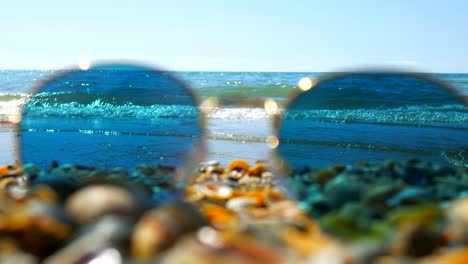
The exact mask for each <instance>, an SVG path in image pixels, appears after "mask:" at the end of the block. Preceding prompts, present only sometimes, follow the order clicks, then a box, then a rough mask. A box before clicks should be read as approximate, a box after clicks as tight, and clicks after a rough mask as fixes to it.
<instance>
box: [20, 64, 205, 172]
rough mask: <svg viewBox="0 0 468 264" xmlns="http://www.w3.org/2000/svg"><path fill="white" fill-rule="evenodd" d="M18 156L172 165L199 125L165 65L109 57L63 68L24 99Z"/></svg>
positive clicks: (192, 105) (100, 163)
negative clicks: (113, 61) (115, 61)
mask: <svg viewBox="0 0 468 264" xmlns="http://www.w3.org/2000/svg"><path fill="white" fill-rule="evenodd" d="M20 131H21V139H20V147H21V155H22V160H23V163H35V164H38V165H40V166H42V167H47V166H49V164H50V163H51V162H52V161H58V162H59V163H60V164H62V163H73V164H81V165H90V166H96V167H100V168H108V167H117V166H119V167H127V168H134V167H135V166H136V165H138V164H141V163H148V164H163V165H169V166H177V165H179V163H180V162H181V159H182V157H183V156H184V155H185V154H186V153H187V151H188V150H190V149H191V148H192V147H193V146H194V145H195V144H196V142H197V141H198V139H199V137H200V134H201V130H200V127H199V112H198V107H197V104H196V102H195V100H194V98H193V97H192V96H191V95H190V94H189V93H188V91H187V90H186V89H185V87H183V86H182V85H181V84H180V83H178V82H177V81H175V80H174V79H172V78H171V77H170V76H169V75H167V73H165V72H158V71H154V70H151V69H148V68H143V67H139V66H129V65H106V66H99V67H94V68H91V69H89V70H87V71H72V72H66V73H64V74H63V75H59V76H58V77H56V78H54V79H52V80H51V81H49V82H47V83H45V84H44V85H43V86H42V87H40V89H39V90H38V91H37V94H36V95H34V96H33V97H32V98H31V99H30V100H29V101H28V102H27V104H26V105H25V106H24V109H23V117H22V122H21V127H20Z"/></svg>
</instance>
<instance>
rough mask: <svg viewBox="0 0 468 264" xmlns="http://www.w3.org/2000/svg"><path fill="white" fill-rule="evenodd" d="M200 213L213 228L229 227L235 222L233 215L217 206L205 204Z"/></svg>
mask: <svg viewBox="0 0 468 264" xmlns="http://www.w3.org/2000/svg"><path fill="white" fill-rule="evenodd" d="M201 211H202V213H203V215H204V216H205V217H206V218H207V219H208V220H209V221H210V223H212V224H213V225H214V226H215V227H225V226H229V225H231V224H232V223H234V221H235V215H234V214H233V213H232V212H231V211H229V210H227V209H226V208H224V207H222V206H219V205H215V204H205V205H203V207H202V209H201Z"/></svg>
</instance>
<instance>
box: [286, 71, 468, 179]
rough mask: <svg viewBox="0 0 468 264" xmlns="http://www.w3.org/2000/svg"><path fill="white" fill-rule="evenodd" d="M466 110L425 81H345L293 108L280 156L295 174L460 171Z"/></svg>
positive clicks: (364, 77) (316, 90)
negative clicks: (391, 163) (338, 168)
mask: <svg viewBox="0 0 468 264" xmlns="http://www.w3.org/2000/svg"><path fill="white" fill-rule="evenodd" d="M466 110H467V108H466V107H464V105H463V103H462V102H461V101H460V100H458V98H457V96H456V95H455V94H454V93H451V92H450V91H449V90H448V89H445V88H444V87H441V86H440V85H439V84H437V83H435V82H432V81H428V80H426V79H423V78H419V77H413V76H410V75H398V74H382V73H380V74H377V73H375V74H373V73H368V74H355V75H347V76H344V77H341V78H336V79H330V80H326V81H323V82H320V83H319V84H317V85H316V86H315V87H313V88H312V89H310V90H308V91H306V92H303V93H301V94H300V95H299V96H298V97H296V98H295V99H294V100H293V101H292V102H291V104H290V106H289V107H288V109H287V110H285V112H284V116H283V120H282V122H281V124H280V127H279V140H280V145H279V148H278V149H279V153H280V155H281V157H282V158H283V159H285V160H286V161H287V163H288V165H289V166H290V167H292V169H299V170H300V169H304V168H305V167H309V168H324V167H329V166H332V165H335V164H349V165H355V164H356V163H358V162H361V161H366V162H383V161H386V160H396V161H401V162H403V161H408V160H411V159H420V160H424V161H430V162H434V163H437V164H440V165H454V166H461V167H466V166H468V160H467V159H466V155H467V154H466V153H467V146H468V137H467V136H466V135H467V130H468V113H467V111H466Z"/></svg>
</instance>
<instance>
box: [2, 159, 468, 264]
mask: <svg viewBox="0 0 468 264" xmlns="http://www.w3.org/2000/svg"><path fill="white" fill-rule="evenodd" d="M173 173H174V170H173V169H172V168H167V167H158V166H146V165H141V166H138V167H137V168H136V169H135V170H134V171H128V170H126V169H124V168H114V169H110V170H98V169H95V168H90V167H85V166H76V165H71V164H63V165H59V164H53V166H51V167H50V168H49V169H48V170H47V171H45V170H41V169H40V168H39V167H37V166H34V165H32V164H27V165H25V166H24V167H20V166H18V165H16V166H6V167H0V263H39V262H41V263H89V262H90V261H92V260H93V259H106V261H110V262H109V263H154V262H157V263H272V264H273V263H468V253H467V252H468V248H467V247H466V244H467V243H468V235H467V234H468V218H467V215H468V198H465V196H464V194H463V192H464V189H465V186H468V174H467V171H466V169H462V168H460V169H453V168H442V167H437V166H434V165H432V164H429V163H425V162H421V161H416V160H413V161H409V162H407V163H404V164H402V163H397V162H393V161H389V162H387V163H384V164H367V163H362V164H357V165H356V166H344V165H337V166H334V167H332V168H326V169H324V170H318V171H308V170H304V171H302V172H300V173H293V174H292V176H291V180H292V181H290V184H291V185H292V186H294V189H295V190H297V197H298V198H299V200H298V201H295V200H293V199H291V198H290V197H288V196H287V195H285V194H284V193H283V192H282V187H284V186H281V184H280V183H279V182H278V181H277V180H276V179H275V177H274V175H272V173H271V172H270V171H269V169H268V166H267V164H265V163H263V162H257V163H256V164H253V165H251V164H248V163H246V162H245V161H242V160H235V161H233V162H231V163H230V164H229V165H228V166H226V167H223V166H221V165H220V164H219V163H218V162H214V161H212V162H205V163H202V164H201V165H200V167H199V169H198V170H197V171H196V172H195V173H194V175H193V177H192V179H191V182H190V183H189V184H188V185H187V186H185V187H183V188H182V187H176V184H174V182H172V179H173V177H172V176H173ZM465 184H466V185H465ZM314 219H315V220H314ZM7 261H8V262H7ZM106 263H107V262H106Z"/></svg>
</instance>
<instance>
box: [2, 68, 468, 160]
mask: <svg viewBox="0 0 468 264" xmlns="http://www.w3.org/2000/svg"><path fill="white" fill-rule="evenodd" d="M109 71H112V69H110V70H109V69H107V72H108V74H110V77H109V76H107V77H106V74H105V73H103V72H99V71H95V72H92V74H90V75H89V76H85V77H82V76H81V77H79V78H78V77H77V78H73V80H61V81H60V82H56V83H53V82H52V83H49V84H47V85H49V86H47V85H46V86H47V87H48V89H47V90H46V91H42V92H43V93H42V94H41V95H40V96H35V97H32V94H33V93H34V92H37V91H35V89H37V87H38V86H39V84H43V83H44V80H47V79H48V78H50V76H60V74H61V72H60V71H52V70H0V146H1V150H0V164H5V165H6V164H13V163H15V161H16V160H21V161H22V162H24V163H27V162H33V163H39V164H40V165H42V166H44V167H47V166H48V163H50V162H51V161H52V160H57V161H58V162H60V163H68V162H70V163H90V165H94V166H96V164H97V166H99V165H102V166H104V167H110V166H111V167H134V166H136V165H138V164H139V163H154V164H163V165H165V164H166V165H171V166H172V165H177V163H178V162H181V161H180V160H179V156H180V155H181V153H182V152H184V153H191V154H190V155H192V157H193V155H195V156H197V157H200V158H199V159H198V158H196V159H195V160H197V161H198V160H217V161H219V162H221V163H222V164H223V165H227V164H228V163H229V162H230V161H232V160H234V159H243V160H246V161H248V162H250V163H252V164H253V163H255V162H256V161H258V160H264V161H271V160H284V161H286V163H287V164H292V165H294V166H306V165H310V166H313V167H325V166H330V165H333V164H336V163H355V162H359V161H363V160H374V161H378V162H380V161H384V160H387V159H410V158H421V159H429V160H431V161H434V162H440V163H446V164H450V165H454V166H462V167H466V166H468V165H467V164H468V163H467V162H466V155H467V151H466V149H467V148H468V136H467V135H468V134H467V133H466V132H467V131H468V113H467V108H466V106H464V105H463V104H462V103H461V102H460V101H457V98H456V97H455V96H454V93H456V94H458V95H459V96H460V97H463V96H465V97H466V96H468V74H458V73H444V74H431V75H430V77H431V78H435V79H437V80H440V81H441V82H443V83H446V84H448V85H450V86H451V87H453V88H454V89H455V90H454V91H451V92H449V91H446V90H443V89H440V88H439V87H437V85H435V84H433V83H432V84H431V85H432V86H431V85H427V84H426V83H425V82H424V81H421V80H418V81H415V82H413V83H411V80H409V81H405V80H403V79H401V80H398V78H397V80H395V79H393V80H386V79H385V78H383V79H382V78H380V79H379V78H377V77H378V76H377V77H376V78H374V77H375V76H367V77H366V78H360V77H359V78H354V79H348V80H341V81H339V82H336V83H333V82H331V83H329V86H333V89H329V90H328V93H327V94H326V95H323V94H321V95H320V94H319V95H318V96H315V97H313V98H306V97H304V96H302V97H301V95H299V96H297V94H300V91H301V88H304V87H298V82H299V80H301V79H303V78H304V77H307V78H310V79H306V80H310V81H311V82H313V80H314V79H316V78H323V77H326V76H329V75H332V74H331V73H318V72H204V71H200V72H195V71H193V72H164V75H165V76H172V77H174V78H175V79H176V80H174V79H172V77H171V79H169V80H170V81H167V82H171V83H164V85H162V86H157V87H156V88H155V86H151V87H150V86H148V87H149V88H148V87H146V86H145V85H144V81H143V80H142V79H144V78H150V77H148V75H147V74H146V73H145V75H144V76H145V77H141V76H139V75H135V73H134V72H135V71H133V73H132V71H126V70H121V69H120V70H119V72H118V73H109ZM142 76H143V75H142ZM361 77H362V76H361ZM80 78H84V79H80ZM109 80H111V81H110V83H111V84H107V82H109ZM172 81H174V83H172ZM99 83H106V85H104V87H99V88H96V89H98V92H96V90H94V91H93V89H95V87H97V85H98V84H99ZM142 83H143V84H142ZM408 83H411V84H410V85H408ZM132 85H133V87H132ZM182 86H184V87H185V86H186V87H188V88H189V89H190V91H189V92H187V91H186V90H185V89H180V93H181V94H177V93H176V94H174V91H175V89H179V87H182ZM160 87H164V88H160ZM374 87H378V88H377V89H376V90H375V89H374ZM306 88H308V87H306ZM165 89H166V90H165ZM314 89H316V88H314ZM323 90H324V91H325V90H326V89H323ZM90 91H91V95H90ZM86 92H87V94H86ZM167 94H171V96H166V95H167ZM304 94H305V93H304ZM187 96H188V97H187ZM191 96H193V97H195V98H196V99H194V100H192V101H190V97H191ZM295 96H296V97H295ZM187 98H188V99H187ZM208 98H218V99H220V100H219V101H218V102H224V101H226V102H229V104H222V103H221V104H217V105H215V106H214V107H213V108H210V110H209V111H208V112H206V113H205V114H206V122H205V123H203V124H202V125H201V126H202V129H201V130H200V131H199V130H197V125H198V124H199V122H200V120H199V119H198V117H199V115H200V114H201V112H200V111H199V110H198V104H200V102H203V101H204V100H206V99H208ZM265 99H268V100H269V101H273V102H276V103H277V104H275V105H274V107H273V110H272V111H271V109H267V110H265V108H264V106H263V104H261V103H258V102H262V101H263V100H265ZM186 100H189V101H186ZM301 100H302V101H301ZM305 105H306V106H307V107H305ZM311 106H312V107H311ZM268 110H270V111H268ZM22 111H23V118H21V112H22ZM276 114H280V115H281V114H283V116H284V118H283V120H280V121H279V122H278V120H276V119H275V116H276ZM20 120H22V122H20ZM197 122H198V123H197ZM275 126H277V128H278V129H279V136H278V135H277V136H278V138H275V137H272V136H274V135H276V134H275V133H274V132H275ZM201 139H203V140H201ZM277 139H279V140H277ZM199 142H203V144H204V145H203V146H204V147H203V148H201V149H202V150H197V152H194V151H192V152H191V151H190V148H191V147H192V146H194V147H193V148H196V147H195V146H198V145H197V144H199ZM83 165H86V164H83Z"/></svg>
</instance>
